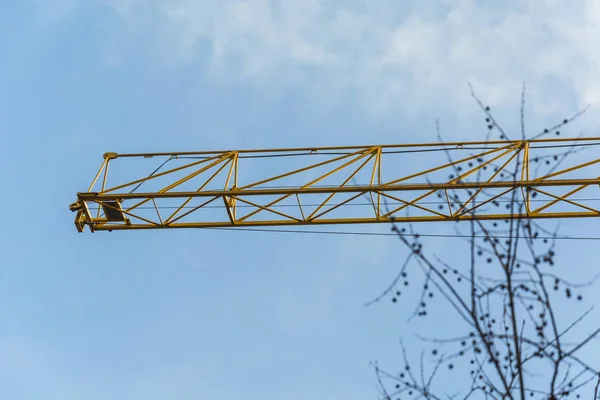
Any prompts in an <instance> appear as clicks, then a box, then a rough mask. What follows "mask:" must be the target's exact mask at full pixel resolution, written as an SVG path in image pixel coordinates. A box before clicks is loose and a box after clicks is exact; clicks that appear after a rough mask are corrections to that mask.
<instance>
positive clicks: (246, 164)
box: [70, 137, 600, 232]
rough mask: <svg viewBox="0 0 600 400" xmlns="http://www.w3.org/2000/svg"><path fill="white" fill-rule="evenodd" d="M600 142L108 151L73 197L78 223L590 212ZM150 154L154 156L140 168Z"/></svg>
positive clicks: (115, 226)
mask: <svg viewBox="0 0 600 400" xmlns="http://www.w3.org/2000/svg"><path fill="white" fill-rule="evenodd" d="M599 144H600V138H599V137H592V138H543V139H532V140H512V141H509V140H503V141H480V142H447V143H421V144H391V145H370V146H345V147H343V146H334V147H319V148H289V149H287V148H280V149H265V150H228V151H199V152H163V153H137V154H117V153H105V154H104V156H103V162H102V165H101V166H100V169H99V170H98V172H97V173H96V175H95V177H94V179H93V181H92V184H91V185H90V186H89V188H88V190H87V191H85V192H79V193H77V201H76V202H74V203H72V204H71V205H70V209H71V211H73V212H75V213H76V217H75V226H76V228H77V230H78V231H79V232H83V231H84V229H85V227H86V226H87V227H88V228H89V229H90V231H92V232H95V231H113V230H114V231H117V230H133V229H167V228H225V227H228V228H235V227H267V226H288V227H289V226H303V225H323V224H364V223H367V224H368V223H386V222H388V223H389V222H392V221H395V222H435V221H462V220H474V219H478V220H507V219H514V218H526V219H536V218H585V217H597V216H600V209H599V208H598V207H595V206H594V205H593V204H594V202H595V201H596V202H597V201H598V198H597V194H598V193H597V192H596V191H597V190H598V185H600V171H599V170H598V164H599V163H600V158H598V157H588V158H582V157H581V156H580V155H579V153H578V151H577V150H581V149H591V148H593V147H594V146H597V145H599ZM567 156H569V157H567ZM149 160H154V161H156V160H158V161H159V162H160V165H159V167H158V168H156V169H154V170H153V171H152V172H150V173H149V174H148V171H147V170H146V168H147V167H148V162H149ZM109 166H110V167H111V174H110V176H109ZM115 170H117V172H116V173H115V172H114V171H115Z"/></svg>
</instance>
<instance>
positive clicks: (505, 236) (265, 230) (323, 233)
mask: <svg viewBox="0 0 600 400" xmlns="http://www.w3.org/2000/svg"><path fill="white" fill-rule="evenodd" d="M202 229H212V230H225V231H246V232H266V233H300V234H313V235H351V236H398V234H397V233H385V232H353V231H322V230H294V229H264V228H202ZM402 235H404V236H412V237H433V238H446V239H447V238H481V239H484V238H486V237H488V236H485V235H456V234H435V233H431V234H426V233H425V234H423V233H415V234H411V233H402ZM489 238H491V239H496V238H497V239H511V238H512V239H515V238H514V237H511V236H507V235H490V236H489ZM519 239H528V238H524V237H521V238H519ZM532 239H533V240H543V239H547V240H600V236H538V237H536V238H532Z"/></svg>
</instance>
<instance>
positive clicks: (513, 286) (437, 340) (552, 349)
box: [371, 86, 600, 400]
mask: <svg viewBox="0 0 600 400" xmlns="http://www.w3.org/2000/svg"><path fill="white" fill-rule="evenodd" d="M471 93H472V95H473V98H474V99H475V101H476V102H477V104H478V105H479V107H480V108H481V110H482V111H483V113H484V115H485V123H486V126H487V135H486V141H487V140H489V139H490V138H491V137H492V135H498V136H499V138H500V139H502V140H504V139H505V140H509V135H508V134H507V133H506V132H505V131H504V130H503V129H502V127H500V125H499V124H498V122H497V121H496V119H495V118H494V116H493V115H492V112H491V110H490V108H489V107H487V106H485V105H484V104H483V103H482V102H481V101H480V100H479V98H478V97H477V96H476V95H475V93H474V92H473V89H472V88H471ZM524 109H525V86H523V91H522V96H521V108H520V110H521V140H527V137H526V133H525V116H524V114H525V112H524ZM584 111H585V110H583V111H581V112H579V113H577V114H575V115H574V116H572V117H570V118H565V119H564V120H562V121H561V122H560V123H558V124H556V125H555V126H553V127H551V128H547V129H543V130H542V131H541V132H540V133H538V134H536V135H533V136H531V137H530V138H529V139H534V138H536V139H537V138H541V137H544V136H549V135H559V134H560V130H561V129H562V128H563V127H565V126H566V125H568V124H570V123H571V122H572V121H574V120H575V119H576V118H577V117H579V116H580V115H581V114H582V113H583V112H584ZM437 126H438V137H439V138H440V141H441V134H440V131H439V125H437ZM558 150H559V152H558V153H549V154H546V155H544V156H541V157H538V158H535V159H533V160H532V162H534V163H536V164H537V167H536V171H538V170H540V169H542V168H544V169H546V170H549V171H553V170H555V169H556V168H558V166H559V165H560V164H561V163H562V162H563V161H564V160H565V159H566V158H567V157H569V156H571V155H573V154H574V153H575V152H577V151H579V150H580V149H576V148H573V147H572V148H568V149H566V150H564V151H563V150H561V149H558ZM553 151H554V150H553ZM447 157H448V158H449V160H450V161H452V157H451V154H450V153H449V152H448V153H447ZM477 161H478V162H479V163H481V162H483V160H481V159H479V160H477ZM519 167H520V165H519V161H517V162H516V165H515V169H514V170H513V171H512V172H511V171H505V172H503V174H504V175H505V176H504V178H505V179H512V180H517V179H519V178H520V174H519V173H518V171H519ZM454 168H455V171H454V175H451V176H450V178H451V179H452V178H454V176H460V174H461V171H460V170H459V168H460V167H458V166H455V167H454ZM493 168H494V169H495V171H498V166H494V167H493ZM479 171H480V172H481V169H480V170H479ZM448 192H449V193H438V196H439V197H447V196H449V198H450V199H452V202H453V205H454V206H455V207H458V208H461V207H464V205H465V204H466V203H472V204H475V202H476V201H477V197H478V196H479V197H481V196H485V194H486V193H485V191H481V192H480V193H474V194H473V193H471V192H468V193H466V196H468V198H467V197H466V196H465V191H464V190H463V191H461V192H459V191H456V192H451V191H448ZM527 194H528V195H530V196H531V197H532V198H535V197H536V195H537V192H536V191H535V190H530V191H529V192H528V193H527ZM489 206H491V207H498V208H500V207H505V208H506V209H510V214H511V215H512V216H513V218H510V219H507V220H503V221H482V220H470V221H467V222H463V223H461V224H455V225H454V226H455V230H456V233H457V236H458V235H460V236H463V237H466V239H465V244H466V248H465V249H468V252H465V253H464V254H465V256H464V258H465V260H464V261H462V262H460V261H459V262H458V263H457V265H451V263H450V262H448V261H446V259H445V257H440V256H437V255H436V254H435V253H434V252H433V251H430V250H429V249H428V248H427V247H426V246H424V244H423V242H422V239H421V237H420V236H419V234H418V233H416V232H415V231H414V228H413V227H412V226H410V225H409V226H408V229H407V227H400V226H398V224H396V223H393V224H392V228H391V229H392V231H393V232H395V233H396V234H397V237H398V239H399V240H400V242H401V243H402V244H403V245H404V246H405V247H406V249H407V250H408V253H407V258H406V260H405V262H404V263H403V265H402V267H401V268H400V271H399V273H398V275H397V276H396V278H395V279H394V280H393V282H392V284H391V285H390V286H389V287H388V288H387V289H386V290H385V291H384V292H383V293H382V294H381V295H380V296H378V297H377V298H376V299H374V300H373V301H372V302H371V303H373V302H378V301H380V300H382V299H391V301H392V302H394V303H396V304H401V305H402V306H403V307H406V306H407V305H410V304H411V303H412V304H414V303H416V307H415V309H414V312H413V313H412V314H411V316H410V318H409V321H413V319H414V318H428V317H431V315H432V314H431V312H430V310H431V304H432V303H435V302H441V303H443V304H442V306H441V307H445V308H444V309H449V310H452V312H453V313H454V317H455V320H456V324H453V325H454V326H453V329H454V330H458V331H460V332H462V333H461V334H458V335H453V336H451V337H447V336H446V335H443V333H440V334H439V335H434V336H433V337H430V336H429V335H430V334H431V332H428V335H421V334H419V335H417V336H418V339H419V341H420V346H419V347H421V349H420V351H419V353H420V357H419V360H418V362H415V361H411V360H412V359H411V357H410V355H409V354H408V351H407V349H406V347H405V346H404V345H402V352H403V362H402V366H401V369H400V370H399V371H394V372H391V371H389V370H387V369H385V368H382V367H380V366H379V365H378V364H377V363H375V364H374V369H375V372H376V376H377V380H378V383H379V386H380V388H381V396H382V398H383V399H390V400H391V399H394V400H395V399H419V398H425V399H434V400H442V399H468V398H482V399H483V398H485V399H498V400H500V399H511V400H512V399H520V400H525V399H548V400H558V399H566V398H573V397H574V398H580V396H581V395H582V394H586V393H593V394H592V397H591V398H594V399H596V398H597V396H598V390H599V386H600V374H599V370H598V367H597V365H598V363H599V362H596V363H595V364H596V366H594V365H592V364H590V363H589V361H588V360H587V358H589V357H584V356H582V354H583V352H585V349H586V345H588V344H589V343H590V341H591V340H592V339H594V338H595V337H596V336H597V335H598V334H599V333H600V329H596V330H594V331H592V332H585V334H583V335H582V334H581V332H580V331H579V330H577V329H576V328H577V327H578V326H579V324H580V323H581V322H582V321H583V320H584V318H585V317H586V316H588V315H589V313H590V311H591V309H588V310H586V311H582V312H580V313H579V314H578V315H575V314H574V313H575V311H573V313H569V315H568V316H567V317H568V318H570V319H569V320H565V319H560V320H559V315H558V314H559V313H558V312H557V304H559V303H561V304H562V303H564V302H575V303H577V304H578V305H581V304H582V302H583V300H584V298H583V294H582V291H583V290H585V289H586V288H589V287H590V286H591V284H592V282H586V283H585V284H577V283H574V282H572V281H571V280H568V279H565V277H564V275H565V274H564V273H562V274H561V273H560V268H556V262H555V259H556V251H557V245H556V243H557V242H556V238H557V237H558V234H557V232H558V229H555V230H553V231H550V230H548V229H545V228H544V227H543V226H542V225H541V224H538V223H535V222H534V221H533V220H527V219H523V218H521V217H519V215H522V213H523V209H524V207H525V200H524V196H519V195H518V192H517V190H512V192H511V194H510V199H507V200H506V201H504V202H502V201H499V200H494V201H491V202H489ZM477 210H478V209H476V210H474V211H473V212H477ZM465 224H466V225H467V226H468V228H467V229H464V227H465ZM461 227H462V228H463V230H460V229H459V228H461ZM446 258H447V257H446ZM415 276H418V277H420V278H418V279H420V282H418V285H420V286H419V287H420V288H421V289H420V290H419V292H420V295H419V296H418V298H417V299H415V298H410V296H409V298H408V299H405V298H404V296H402V291H403V290H404V288H405V287H406V286H408V285H409V283H410V285H411V286H412V285H414V284H415V283H417V282H414V279H415ZM566 306H567V307H569V308H570V309H573V310H575V309H577V307H574V306H573V305H569V304H567V305H566ZM598 358H600V357H598ZM441 375H447V376H445V377H442V376H441ZM444 378H445V380H446V381H447V380H449V379H451V381H452V382H453V386H452V387H447V386H441V383H440V382H442V381H443V380H444ZM587 398H590V397H587Z"/></svg>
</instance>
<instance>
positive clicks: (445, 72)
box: [121, 0, 600, 113]
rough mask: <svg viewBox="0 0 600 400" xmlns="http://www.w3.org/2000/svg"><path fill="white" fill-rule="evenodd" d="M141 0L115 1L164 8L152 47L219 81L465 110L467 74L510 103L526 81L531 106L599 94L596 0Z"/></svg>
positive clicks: (496, 101)
mask: <svg viewBox="0 0 600 400" xmlns="http://www.w3.org/2000/svg"><path fill="white" fill-rule="evenodd" d="M141 4H142V3H139V4H138V6H137V8H136V7H130V8H129V11H127V9H125V8H123V7H122V8H121V15H122V16H125V17H127V19H129V20H130V19H131V18H133V17H135V16H136V12H135V11H136V10H137V11H139V8H140V7H152V8H153V10H154V11H155V13H157V15H161V18H160V21H161V22H160V23H156V22H157V21H153V23H152V24H148V29H153V30H158V31H159V32H155V33H154V34H152V35H150V36H149V37H152V38H161V39H160V41H159V40H157V41H156V42H155V43H153V44H151V45H154V49H155V51H157V52H158V54H161V55H162V58H163V59H165V60H168V63H169V64H171V65H172V63H175V64H176V65H178V64H181V63H184V64H189V63H193V62H195V61H203V62H205V63H206V62H207V64H208V65H209V67H208V72H207V73H208V77H209V78H210V79H212V80H216V81H222V82H228V83H231V82H237V83H243V84H250V85H290V84H295V85H297V84H300V85H303V86H304V87H306V88H308V89H311V90H313V91H314V93H315V95H318V96H325V97H326V98H328V99H329V100H332V99H333V100H335V99H336V98H337V97H339V96H342V95H344V94H345V93H346V91H347V90H348V89H350V90H352V91H354V92H355V93H357V95H359V96H361V98H362V99H364V104H365V105H366V106H368V107H369V108H370V109H371V111H373V112H376V113H389V112H392V111H394V112H398V111H397V110H398V109H404V110H405V111H414V112H418V111H419V110H422V109H425V108H428V107H430V105H431V103H432V102H434V103H439V104H443V103H445V105H447V106H449V107H450V108H451V109H453V110H454V111H456V112H462V110H461V109H462V108H464V107H463V105H464V104H465V103H464V101H465V100H467V101H469V102H470V100H469V99H468V96H469V93H468V90H467V87H466V83H467V81H471V82H472V83H473V84H474V85H475V86H476V87H477V88H478V91H479V92H480V94H481V95H482V96H483V97H485V98H486V101H488V102H489V103H490V104H491V105H496V106H502V105H505V104H507V103H513V102H514V100H515V99H516V98H518V93H519V91H520V86H521V83H522V82H523V81H525V82H527V84H528V86H529V87H530V88H531V89H532V90H530V91H529V96H530V101H531V102H533V103H535V104H536V106H539V108H538V110H537V111H538V112H540V111H542V112H545V113H552V112H557V111H558V110H559V109H560V110H561V111H562V110H564V108H565V106H571V103H572V102H573V101H576V102H577V103H578V105H582V104H583V103H594V104H598V103H600V73H599V72H600V52H598V51H596V50H595V49H596V47H597V43H599V42H600V6H599V5H598V3H597V2H596V1H594V0H582V1H580V2H577V3H576V5H575V3H569V2H563V1H552V0H535V1H534V0H532V1H529V2H527V3H526V4H525V3H515V5H511V4H507V3H504V4H501V5H484V4H481V3H480V2H477V1H475V0H462V1H457V2H451V1H447V0H438V1H436V2H432V3H428V4H429V6H428V7H425V6H423V3H422V2H417V1H407V2H402V4H403V5H402V7H400V6H398V4H399V3H398V2H396V1H392V0H380V1H377V2H374V1H371V0H353V1H345V2H341V1H333V0H331V1H326V0H285V1H284V0H248V1H227V2H222V1H211V0H204V1H190V0H170V1H153V2H151V3H145V5H143V6H142V5H141ZM149 4H151V5H149ZM523 4H525V5H523ZM433 5H435V6H433ZM152 40H154V39H152ZM198 43H209V44H210V46H209V47H210V48H211V50H210V52H209V54H210V55H209V60H200V59H199V58H200V57H207V56H206V53H203V52H199V51H198ZM156 49H158V50H156ZM559 89H560V93H561V94H560V95H559V94H558V93H559ZM565 90H567V92H566V95H567V96H566V97H565ZM468 108H469V110H471V109H472V108H473V107H472V103H469V107H468ZM568 108H569V109H572V107H568Z"/></svg>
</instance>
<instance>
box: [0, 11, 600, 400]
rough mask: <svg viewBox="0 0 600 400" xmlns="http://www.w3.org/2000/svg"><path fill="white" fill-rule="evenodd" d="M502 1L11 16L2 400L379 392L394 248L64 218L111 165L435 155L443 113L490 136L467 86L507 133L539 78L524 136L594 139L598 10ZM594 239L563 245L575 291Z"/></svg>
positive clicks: (466, 132) (389, 347)
mask: <svg viewBox="0 0 600 400" xmlns="http://www.w3.org/2000/svg"><path fill="white" fill-rule="evenodd" d="M496 3H497V4H495V5H494V2H492V3H490V2H486V5H482V4H480V2H477V1H467V0H464V1H458V2H457V1H442V0H439V1H432V2H429V3H427V5H426V6H425V5H423V2H420V1H407V2H405V3H403V5H402V7H400V6H398V5H397V2H394V1H391V0H381V1H359V0H352V1H346V2H341V1H323V0H306V1H300V0H291V1H285V2H283V1H266V0H264V1H263V0H251V1H246V2H241V1H208V0H206V1H204V0H197V1H185V0H172V1H162V0H150V1H136V0H123V1H118V0H86V1H83V0H56V1H51V2H50V1H41V0H39V1H37V0H23V1H20V2H5V4H3V5H2V6H1V10H2V11H1V12H0V33H1V34H0V51H1V54H2V55H3V57H2V62H1V63H0V89H1V92H2V94H3V95H2V96H0V148H1V149H2V150H3V151H2V158H0V167H1V168H0V184H1V185H2V187H3V188H4V189H5V195H4V196H2V197H1V198H0V205H1V206H2V207H1V209H2V210H3V221H4V228H3V229H1V230H0V239H1V240H0V250H1V252H2V255H3V262H2V268H1V269H0V271H1V274H2V275H1V279H0V304H2V305H3V307H2V311H1V312H0V394H1V395H2V397H3V398H10V399H41V398H43V399H61V400H62V399H81V398H86V399H91V400H93V399H107V398H111V399H131V398H140V399H142V398H143V399H149V400H150V399H163V398H177V399H199V398H216V399H238V398H250V399H254V398H256V399H258V398H261V399H279V398H287V399H304V398H312V399H330V398H344V399H364V398H374V397H375V396H376V395H377V391H376V389H377V385H376V381H375V379H374V375H373V373H372V371H371V369H370V367H369V361H371V360H376V359H378V360H382V362H386V363H387V364H388V365H390V366H395V365H396V364H397V361H398V360H399V354H400V353H399V348H398V346H397V343H398V338H399V337H400V335H402V334H404V333H407V331H406V330H405V329H406V328H405V325H404V321H405V319H404V318H403V317H400V316H399V313H398V308H395V307H392V305H391V304H387V303H386V304H382V305H378V306H374V307H369V308H365V307H364V303H365V302H366V301H368V300H370V299H371V298H372V297H374V296H376V295H377V294H378V293H379V292H380V291H381V290H382V289H383V288H384V287H385V286H386V284H388V282H389V280H390V278H391V277H393V276H394V272H395V271H396V270H397V268H398V263H399V262H400V261H399V260H401V259H402V258H403V257H401V256H400V255H401V254H402V252H403V249H402V248H401V247H400V246H399V245H398V243H397V241H395V240H393V239H390V238H373V237H346V236H341V237H338V236H326V237H322V236H309V235H273V234H260V233H256V234H254V233H244V232H215V231H172V232H159V231H156V232H152V231H149V232H123V233H118V234H116V233H113V234H110V235H109V234H103V233H97V234H93V235H92V234H89V233H86V234H83V235H82V234H78V233H77V232H76V231H75V228H74V226H73V223H72V219H73V214H71V213H70V211H69V210H68V205H69V204H70V203H71V202H72V201H74V199H75V195H76V193H77V192H78V191H82V190H84V189H85V188H87V186H88V185H89V182H90V181H91V179H92V178H93V174H94V173H95V171H96V169H97V168H98V165H99V164H100V162H101V156H102V154H103V153H104V152H106V151H117V152H141V151H167V150H173V151H175V150H214V149H224V148H268V147H288V146H289V147H292V146H320V145H345V144H347V145H354V144H372V143H394V142H398V143H402V142H420V141H433V140H435V130H434V120H435V118H440V119H441V121H442V127H443V129H444V134H445V136H446V137H447V138H451V139H458V138H460V139H478V138H481V137H482V136H483V133H482V132H483V131H482V128H483V125H482V124H480V120H481V115H480V113H479V111H478V110H477V108H476V105H475V104H474V103H473V101H472V100H471V99H470V97H469V92H468V88H467V81H471V82H472V83H473V84H474V85H475V87H476V89H477V90H478V93H479V94H480V96H481V97H482V98H484V99H485V100H486V101H487V102H488V104H490V105H491V106H492V107H494V110H497V115H498V116H499V117H500V118H501V119H502V120H503V121H506V126H507V127H508V128H510V129H517V128H518V119H517V118H518V105H519V96H520V86H521V83H522V82H523V81H525V82H527V84H528V115H529V119H528V124H531V126H538V127H541V126H543V124H544V123H545V122H546V121H548V120H550V121H551V122H554V121H556V120H561V119H562V118H563V116H564V115H565V114H567V115H568V114H571V113H573V112H574V111H576V110H577V109H578V108H579V107H581V106H582V105H584V104H591V105H592V109H591V110H590V112H589V113H588V114H587V115H586V116H585V117H584V118H583V119H582V120H581V121H580V122H579V125H578V129H580V130H582V131H584V132H585V133H586V134H588V135H593V136H597V133H595V132H596V130H597V126H598V125H597V124H598V120H599V118H598V116H599V115H600V114H599V111H598V103H600V78H599V77H600V74H599V72H600V68H599V66H600V53H599V52H597V51H596V50H595V44H597V43H598V42H599V41H600V7H598V5H597V3H595V2H594V1H592V0H589V1H580V2H579V3H578V5H577V6H573V5H568V4H566V3H564V4H563V3H561V2H557V1H531V2H528V4H529V5H528V6H526V7H525V6H521V5H512V4H509V3H510V2H509V3H507V2H496ZM571 133H572V134H573V135H576V134H577V133H579V132H578V131H577V130H574V131H572V132H571ZM595 176H596V175H595ZM423 229H424V230H438V229H446V228H444V227H424V228H423ZM355 230H371V231H386V228H385V227H357V228H356V229H355ZM565 230H566V231H565V233H567V234H568V233H571V234H573V233H578V232H579V233H580V232H581V231H585V232H586V233H589V234H594V233H596V234H600V232H598V231H599V230H598V229H597V228H596V227H595V226H594V224H593V223H592V222H589V221H570V222H568V223H565ZM431 245H432V246H435V250H436V251H437V252H439V253H443V252H446V254H451V253H452V250H453V244H452V243H449V242H448V241H444V242H442V241H439V240H438V241H435V240H434V241H432V242H431ZM592 247H593V244H592V243H569V245H568V246H566V248H565V251H568V252H569V254H578V255H579V256H580V257H581V259H580V260H578V261H580V262H581V263H580V264H581V265H582V267H581V268H582V273H583V274H584V276H590V274H592V273H593V270H592V268H593V265H592V264H593V262H587V263H586V261H587V260H590V259H592V260H593V258H591V255H592V254H593V248H592ZM571 252H572V253H571ZM399 254H400V255H399ZM567 260H568V261H569V262H570V261H571V260H572V257H569V258H567ZM578 264H579V263H578ZM595 296H596V297H597V296H598V295H597V294H596V295H595ZM439 322H440V323H446V324H447V323H448V321H444V320H443V319H442V320H439ZM594 346H596V347H595V349H596V350H598V347H597V345H594Z"/></svg>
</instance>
